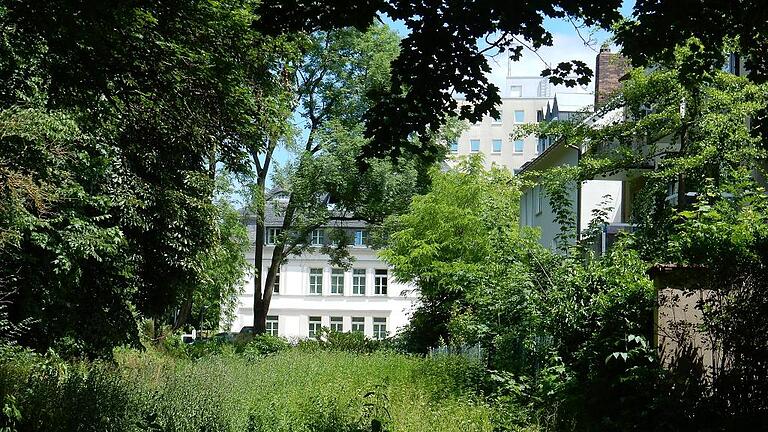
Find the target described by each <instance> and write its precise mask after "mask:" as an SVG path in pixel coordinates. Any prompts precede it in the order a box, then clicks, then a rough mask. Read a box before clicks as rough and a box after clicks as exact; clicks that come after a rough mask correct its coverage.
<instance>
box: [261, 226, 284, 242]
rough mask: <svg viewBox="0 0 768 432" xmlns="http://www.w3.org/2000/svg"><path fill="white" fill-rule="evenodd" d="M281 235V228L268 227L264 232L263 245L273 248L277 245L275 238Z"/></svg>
mask: <svg viewBox="0 0 768 432" xmlns="http://www.w3.org/2000/svg"><path fill="white" fill-rule="evenodd" d="M282 233H283V229H282V228H276V227H270V228H267V229H266V230H265V231H264V245H265V246H274V245H276V244H277V236H279V235H280V234H282Z"/></svg>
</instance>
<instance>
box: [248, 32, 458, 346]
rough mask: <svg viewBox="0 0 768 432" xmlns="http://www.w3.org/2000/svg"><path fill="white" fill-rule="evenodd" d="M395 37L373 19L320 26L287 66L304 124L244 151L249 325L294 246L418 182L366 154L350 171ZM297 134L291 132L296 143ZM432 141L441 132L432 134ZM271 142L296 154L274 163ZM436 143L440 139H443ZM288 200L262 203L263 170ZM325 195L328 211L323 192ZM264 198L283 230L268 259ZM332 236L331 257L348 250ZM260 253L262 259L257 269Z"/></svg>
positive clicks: (377, 209) (408, 165) (259, 318)
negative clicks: (250, 211)
mask: <svg viewBox="0 0 768 432" xmlns="http://www.w3.org/2000/svg"><path fill="white" fill-rule="evenodd" d="M397 41H398V39H397V36H396V35H395V34H394V33H393V32H392V31H391V30H389V29H388V28H386V27H384V26H372V27H371V28H369V29H368V30H367V31H366V32H360V31H358V30H355V29H344V30H336V31H332V32H318V33H315V34H312V35H310V36H309V37H308V39H307V40H306V41H305V42H304V43H305V45H303V46H302V50H303V55H302V57H301V58H300V59H299V60H297V61H298V63H297V64H295V65H292V64H290V63H287V64H289V65H290V66H287V67H288V68H290V70H293V71H294V76H293V78H292V80H291V82H295V92H296V93H295V96H296V101H297V107H296V115H297V116H299V117H300V118H301V119H302V121H303V122H305V125H304V126H305V128H306V129H304V130H301V129H299V130H301V132H300V133H299V132H294V135H291V134H290V133H289V131H288V130H284V131H283V134H275V135H274V136H273V137H271V138H269V141H268V142H267V145H256V146H253V147H251V148H250V149H249V152H250V154H251V158H252V162H253V164H254V166H255V182H254V184H253V188H252V190H253V193H254V198H253V201H254V203H255V205H254V210H255V215H256V217H255V220H256V229H255V238H256V240H255V243H254V250H255V253H254V260H255V264H256V267H257V272H256V277H255V287H257V288H256V295H255V296H254V327H255V329H256V332H264V331H265V325H266V316H267V313H268V311H269V304H270V301H271V297H272V286H273V284H274V281H275V277H276V275H277V272H278V271H279V268H280V265H281V264H282V263H283V262H284V261H285V260H286V259H287V258H288V257H289V256H290V255H292V254H301V253H302V252H304V251H305V250H306V249H307V247H308V246H309V244H308V239H309V235H310V233H311V232H312V230H314V229H316V228H318V227H321V226H325V225H327V224H328V223H329V221H336V222H337V223H340V224H343V221H344V220H351V219H363V220H367V221H369V222H372V223H375V222H377V221H380V220H382V219H383V215H384V214H387V213H388V212H392V211H396V210H397V209H399V208H403V207H404V205H405V203H406V202H407V200H408V198H409V197H410V196H411V195H412V194H413V193H414V191H415V190H416V188H417V187H418V183H419V182H418V180H419V172H420V170H423V168H420V165H419V164H418V163H416V162H414V161H408V160H407V159H405V158H403V159H401V160H399V161H396V162H397V164H395V163H394V162H392V161H384V160H370V161H368V167H369V168H368V169H367V170H366V171H365V172H363V173H361V172H359V170H358V169H357V161H358V160H359V159H360V157H361V154H362V149H363V148H364V146H365V145H366V143H367V140H366V139H365V138H364V136H363V124H362V122H361V116H362V114H363V113H364V112H365V111H366V109H367V108H368V107H369V106H370V104H371V99H370V98H369V95H370V94H371V93H374V92H376V91H378V90H380V89H381V88H383V87H386V86H387V85H388V82H389V65H390V62H391V60H392V59H393V58H394V57H395V56H396V55H397ZM294 136H298V138H296V139H295V141H294ZM430 139H432V140H435V141H439V140H440V139H441V138H440V137H437V136H432V137H431V138H430ZM278 144H282V145H285V146H286V147H287V148H288V149H289V150H293V151H294V152H295V159H294V160H293V161H292V162H291V163H288V164H286V165H284V166H282V167H278V169H277V170H274V169H273V166H272V163H273V162H272V158H273V154H274V151H275V149H276V148H277V146H278ZM442 146H443V147H445V144H444V142H443V144H442ZM271 173H274V183H275V186H276V187H277V188H279V189H280V190H281V191H283V193H285V194H287V201H286V202H284V203H276V202H275V201H271V202H269V203H268V202H267V198H268V195H269V191H268V190H267V189H266V184H267V178H268V176H269V175H270V174H271ZM326 196H330V197H332V199H333V201H334V203H335V204H334V208H333V209H330V208H329V206H328V202H327V200H325V199H324V197H326ZM266 205H275V208H274V211H275V212H276V213H277V214H278V215H279V216H280V217H282V227H281V229H282V231H281V234H280V235H278V236H277V239H276V243H275V245H274V247H273V249H272V255H271V257H266V256H265V253H264V246H265V245H264V234H265V226H264V218H265V214H266V211H267V209H266ZM341 235H342V232H341V231H340V230H338V231H337V232H335V233H334V234H332V236H338V237H339V238H337V240H339V241H337V242H336V245H337V246H336V247H335V248H327V249H326V252H328V253H329V254H330V255H331V259H332V260H334V261H335V262H338V263H342V261H344V260H345V258H346V257H347V256H348V254H347V252H346V245H347V244H348V241H349V240H348V239H346V238H342V237H341ZM264 259H268V260H269V264H268V266H267V268H266V271H261V266H262V262H263V260H264Z"/></svg>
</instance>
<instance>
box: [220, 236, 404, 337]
mask: <svg viewBox="0 0 768 432" xmlns="http://www.w3.org/2000/svg"><path fill="white" fill-rule="evenodd" d="M350 251H351V253H352V255H353V256H354V257H355V258H356V261H355V263H354V265H353V267H352V268H353V269H365V270H366V290H365V295H353V294H352V269H350V270H348V271H345V272H344V294H331V293H330V287H331V266H330V264H329V263H328V257H327V256H326V255H322V254H319V253H316V251H310V252H309V253H305V254H304V255H302V256H299V257H291V258H290V259H289V260H288V262H286V263H285V264H284V265H283V266H282V267H281V271H280V293H279V294H273V296H272V303H271V305H270V308H269V315H277V316H278V322H279V324H278V334H279V335H280V336H285V337H288V338H304V337H307V336H308V332H309V317H310V316H313V317H314V316H319V317H321V320H322V325H323V326H324V327H329V326H330V317H342V318H343V331H349V330H350V329H351V320H352V317H363V318H365V334H366V335H367V336H369V337H372V336H373V318H387V330H388V332H389V335H390V336H391V335H394V334H395V333H396V332H397V331H398V330H399V329H401V328H402V327H403V326H404V325H406V324H407V323H408V319H409V318H408V314H409V312H410V310H411V309H412V308H413V306H414V302H415V301H416V300H417V297H416V295H415V293H414V291H413V288H414V287H413V286H411V285H406V284H403V283H400V282H397V281H395V280H394V278H393V276H392V273H391V271H389V281H388V282H389V283H388V289H387V294H386V295H375V294H374V271H375V270H376V269H387V265H386V264H385V263H384V262H382V261H381V260H379V259H378V257H377V256H376V252H375V251H374V250H372V249H370V248H368V247H350ZM271 253H272V248H271V247H266V248H265V255H267V257H265V259H264V261H263V267H264V268H265V269H266V267H267V265H268V264H269V259H270V256H271ZM247 258H248V259H249V260H250V262H253V251H252V250H251V252H250V253H249V254H248V256H247ZM311 268H322V269H323V294H322V295H317V294H309V271H310V269H311ZM253 296H254V278H253V276H249V277H248V278H247V279H246V280H245V282H244V292H243V294H242V295H241V296H240V297H239V304H238V307H237V311H236V314H237V316H236V318H235V320H234V322H233V323H232V325H231V328H230V331H234V332H237V331H240V329H241V328H242V327H243V326H250V325H253Z"/></svg>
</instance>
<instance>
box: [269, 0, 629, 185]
mask: <svg viewBox="0 0 768 432" xmlns="http://www.w3.org/2000/svg"><path fill="white" fill-rule="evenodd" d="M634 3H635V2H634V0H624V1H623V4H622V7H621V13H622V14H623V15H624V16H629V15H630V14H631V12H632V7H633V6H634ZM382 21H384V23H385V24H386V25H388V26H389V27H390V28H392V29H393V30H394V31H395V32H397V33H398V34H399V35H400V36H401V37H405V36H407V35H408V29H407V28H406V27H405V25H404V24H403V23H402V22H399V21H393V20H391V19H389V18H388V17H386V16H384V17H382ZM544 28H546V29H547V30H549V31H550V32H551V33H552V36H553V38H554V44H553V45H552V46H551V47H542V48H541V49H539V50H538V54H539V56H541V57H542V58H543V59H544V60H545V61H546V62H548V63H550V64H552V65H556V64H557V63H559V62H561V61H569V60H581V61H583V62H585V63H586V64H587V65H588V66H590V67H591V68H592V69H593V70H594V64H595V56H596V55H597V51H598V50H599V49H600V45H601V44H602V43H603V42H605V41H608V40H609V39H610V36H611V35H610V34H609V33H608V32H606V31H602V30H600V31H595V32H593V33H590V31H589V30H583V29H582V30H581V34H582V35H583V36H584V38H585V39H587V38H588V36H589V35H590V34H591V39H592V40H594V44H593V46H586V45H585V44H584V42H583V41H582V38H581V37H580V36H579V33H578V32H577V31H576V30H575V29H574V27H573V25H572V24H571V23H569V22H568V21H565V20H558V19H545V21H544ZM482 44H483V42H479V45H480V46H482ZM613 49H614V51H615V50H616V49H615V47H613ZM539 56H537V55H536V54H534V53H532V52H530V51H528V50H524V51H523V57H522V59H521V60H520V61H518V62H515V63H514V64H513V66H512V70H511V73H512V75H513V76H539V75H540V74H541V71H542V70H543V69H545V65H544V63H543V62H542V60H541V59H540V58H539ZM488 61H489V64H490V65H491V73H490V74H489V76H490V80H491V82H493V83H494V84H496V85H497V86H498V87H499V88H500V89H503V88H505V87H506V84H505V78H506V76H507V60H506V54H502V55H498V56H495V57H489V59H488ZM588 88H589V90H592V89H593V88H594V84H593V83H590V85H589V87H588ZM294 119H295V121H296V123H297V124H301V121H300V120H301V119H300V118H299V117H298V116H295V117H294ZM302 138H306V137H302ZM300 139H301V138H300ZM291 157H292V156H291V154H290V153H289V152H288V151H287V150H285V149H284V148H280V149H277V151H276V152H275V155H274V160H275V161H276V162H277V163H278V164H283V163H285V162H287V161H289V160H290V159H291ZM270 183H271V181H270Z"/></svg>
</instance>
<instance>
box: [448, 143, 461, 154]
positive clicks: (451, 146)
mask: <svg viewBox="0 0 768 432" xmlns="http://www.w3.org/2000/svg"><path fill="white" fill-rule="evenodd" d="M448 150H449V151H450V152H451V153H453V154H456V153H458V152H459V142H458V141H456V140H452V141H450V142H449V143H448Z"/></svg>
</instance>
